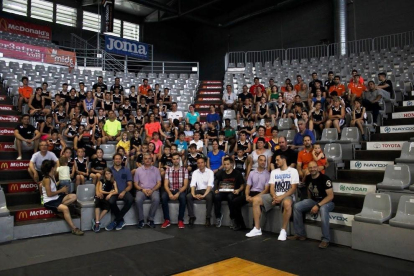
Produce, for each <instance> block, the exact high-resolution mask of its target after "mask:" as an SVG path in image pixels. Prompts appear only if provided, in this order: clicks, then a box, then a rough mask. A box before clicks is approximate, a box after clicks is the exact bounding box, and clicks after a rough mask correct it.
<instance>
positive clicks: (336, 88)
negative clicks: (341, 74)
mask: <svg viewBox="0 0 414 276" xmlns="http://www.w3.org/2000/svg"><path fill="white" fill-rule="evenodd" d="M333 91H336V92H338V96H342V94H343V93H344V92H345V85H343V84H338V85H332V86H331V87H329V93H331V92H333Z"/></svg>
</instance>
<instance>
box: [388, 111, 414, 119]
mask: <svg viewBox="0 0 414 276" xmlns="http://www.w3.org/2000/svg"><path fill="white" fill-rule="evenodd" d="M392 118H393V119H408V118H414V111H408V112H395V113H392Z"/></svg>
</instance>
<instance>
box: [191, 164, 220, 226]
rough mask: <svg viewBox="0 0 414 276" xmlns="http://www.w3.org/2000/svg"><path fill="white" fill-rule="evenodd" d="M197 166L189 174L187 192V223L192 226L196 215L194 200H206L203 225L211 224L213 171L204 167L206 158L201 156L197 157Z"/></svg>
mask: <svg viewBox="0 0 414 276" xmlns="http://www.w3.org/2000/svg"><path fill="white" fill-rule="evenodd" d="M197 167H198V169H197V170H195V171H194V172H193V174H192V176H191V183H190V188H191V193H189V194H187V209H188V216H189V217H190V222H189V225H190V226H193V225H194V221H195V220H196V217H195V215H194V200H203V199H205V200H206V208H207V212H206V223H205V226H206V227H208V226H210V225H211V222H210V217H211V210H212V209H213V187H214V173H213V171H212V170H210V169H209V168H207V167H206V160H205V159H204V158H203V157H199V158H198V159H197Z"/></svg>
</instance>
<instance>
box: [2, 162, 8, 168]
mask: <svg viewBox="0 0 414 276" xmlns="http://www.w3.org/2000/svg"><path fill="white" fill-rule="evenodd" d="M8 168H9V164H7V163H6V162H3V163H1V165H0V169H2V170H7V169H8Z"/></svg>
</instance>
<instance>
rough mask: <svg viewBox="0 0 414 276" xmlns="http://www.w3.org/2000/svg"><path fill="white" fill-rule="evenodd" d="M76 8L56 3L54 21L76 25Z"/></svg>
mask: <svg viewBox="0 0 414 276" xmlns="http://www.w3.org/2000/svg"><path fill="white" fill-rule="evenodd" d="M76 16H77V11H76V8H71V7H67V6H63V5H59V4H57V5H56V23H58V24H62V25H66V26H71V27H76Z"/></svg>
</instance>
